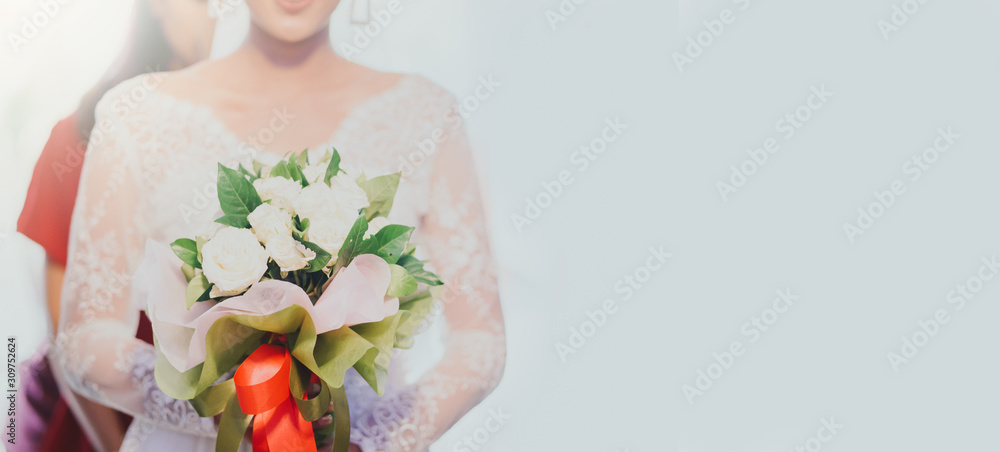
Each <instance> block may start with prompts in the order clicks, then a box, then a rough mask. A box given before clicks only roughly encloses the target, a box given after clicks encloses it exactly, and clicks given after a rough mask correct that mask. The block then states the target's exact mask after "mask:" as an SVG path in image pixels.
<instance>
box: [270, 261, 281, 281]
mask: <svg viewBox="0 0 1000 452" xmlns="http://www.w3.org/2000/svg"><path fill="white" fill-rule="evenodd" d="M267 276H270V277H271V279H281V267H279V266H278V263H277V262H275V261H273V260H268V261H267Z"/></svg>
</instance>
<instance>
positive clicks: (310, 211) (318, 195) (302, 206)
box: [295, 184, 337, 221]
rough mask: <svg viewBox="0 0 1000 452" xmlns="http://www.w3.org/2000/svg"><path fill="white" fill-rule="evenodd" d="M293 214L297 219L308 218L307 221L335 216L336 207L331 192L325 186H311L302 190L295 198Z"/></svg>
mask: <svg viewBox="0 0 1000 452" xmlns="http://www.w3.org/2000/svg"><path fill="white" fill-rule="evenodd" d="M295 212H296V213H298V215H299V218H308V219H309V221H316V220H319V219H321V218H324V217H329V216H331V215H335V214H336V213H337V205H336V204H334V197H333V190H331V189H330V187H327V186H326V184H311V185H309V186H308V187H306V188H303V189H302V192H301V193H299V196H298V197H297V198H295Z"/></svg>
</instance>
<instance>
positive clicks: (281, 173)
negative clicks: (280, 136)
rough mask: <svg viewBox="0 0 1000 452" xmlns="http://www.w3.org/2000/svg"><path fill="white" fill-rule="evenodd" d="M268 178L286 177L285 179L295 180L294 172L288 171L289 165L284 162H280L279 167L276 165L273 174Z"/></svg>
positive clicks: (272, 169) (272, 170)
mask: <svg viewBox="0 0 1000 452" xmlns="http://www.w3.org/2000/svg"><path fill="white" fill-rule="evenodd" d="M268 177H284V178H285V179H288V180H293V178H292V172H291V171H290V170H289V169H288V163H286V162H285V161H284V160H282V161H280V162H278V164H277V165H274V167H273V168H271V173H270V175H269V176H268Z"/></svg>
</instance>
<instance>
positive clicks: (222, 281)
mask: <svg viewBox="0 0 1000 452" xmlns="http://www.w3.org/2000/svg"><path fill="white" fill-rule="evenodd" d="M201 255H202V261H201V266H202V269H204V271H205V278H207V279H208V282H210V283H212V284H214V286H212V292H211V293H210V294H209V295H210V296H212V297H223V296H233V295H239V294H241V293H243V291H245V290H247V288H249V287H250V286H251V285H253V284H255V283H256V282H258V281H260V278H261V277H262V276H264V273H265V272H266V271H267V257H268V256H267V251H266V250H265V249H264V247H263V246H260V242H258V241H257V237H255V236H254V235H253V233H252V232H250V231H249V230H247V229H240V228H233V227H227V228H224V229H222V230H220V231H219V232H217V233H216V234H215V237H213V238H212V240H209V241H208V243H206V244H205V246H204V247H202V249H201Z"/></svg>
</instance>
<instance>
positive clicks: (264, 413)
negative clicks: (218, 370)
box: [233, 344, 316, 452]
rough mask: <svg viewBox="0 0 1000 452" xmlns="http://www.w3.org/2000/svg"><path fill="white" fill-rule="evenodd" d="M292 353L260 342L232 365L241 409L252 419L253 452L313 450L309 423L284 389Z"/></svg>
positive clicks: (285, 388) (311, 451)
mask: <svg viewBox="0 0 1000 452" xmlns="http://www.w3.org/2000/svg"><path fill="white" fill-rule="evenodd" d="M291 370H292V355H291V354H290V353H289V352H288V348H286V347H283V346H280V345H272V344H263V345H261V346H260V347H258V348H257V350H255V351H254V352H253V353H251V354H250V356H249V357H248V358H247V359H246V360H245V361H243V364H240V367H239V368H238V369H236V375H234V376H233V382H234V383H235V385H236V397H237V399H238V400H239V402H240V409H242V410H243V412H244V413H246V414H249V415H254V416H256V417H255V418H254V421H253V450H254V452H272V451H273V452H280V451H297V452H298V451H308V452H316V440H315V437H314V436H313V430H312V424H311V423H310V422H308V421H306V420H305V418H303V417H302V414H300V413H299V407H298V406H297V405H296V404H295V400H294V399H293V398H292V393H291V390H289V389H288V377H289V374H290V373H291Z"/></svg>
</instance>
